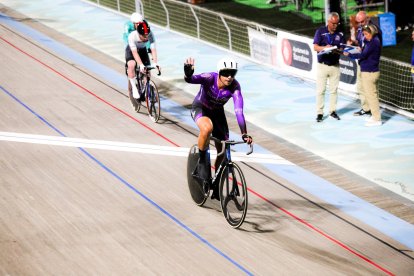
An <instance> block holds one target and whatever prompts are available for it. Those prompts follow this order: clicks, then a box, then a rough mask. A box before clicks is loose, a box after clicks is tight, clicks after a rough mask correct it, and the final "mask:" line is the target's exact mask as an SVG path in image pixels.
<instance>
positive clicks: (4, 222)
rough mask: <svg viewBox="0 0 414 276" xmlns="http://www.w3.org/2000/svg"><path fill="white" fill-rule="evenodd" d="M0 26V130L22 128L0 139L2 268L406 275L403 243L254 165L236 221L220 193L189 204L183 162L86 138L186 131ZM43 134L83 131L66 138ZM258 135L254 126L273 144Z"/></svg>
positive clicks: (171, 138)
mask: <svg viewBox="0 0 414 276" xmlns="http://www.w3.org/2000/svg"><path fill="white" fill-rule="evenodd" d="M43 31H47V30H46V29H43ZM0 34H1V40H0V51H1V56H0V61H1V68H0V85H1V90H2V91H1V93H0V103H1V109H0V131H2V132H10V133H12V134H13V133H14V134H15V136H19V137H22V136H23V134H28V135H29V136H27V141H28V143H22V142H16V141H1V142H0V145H1V146H0V156H1V158H0V161H1V163H0V175H1V182H0V274H2V275H164V274H165V275H238V274H257V275H393V274H395V275H412V273H413V271H414V260H413V254H412V252H410V251H407V250H405V249H404V246H402V245H401V244H399V243H398V242H396V241H394V240H392V239H391V238H389V237H387V236H385V235H383V234H381V233H379V232H378V231H376V230H374V229H372V228H371V227H369V226H367V225H365V224H364V223H363V222H360V221H358V220H356V219H353V218H352V217H349V216H347V215H346V214H343V213H341V212H340V211H338V210H337V209H335V208H334V207H332V206H329V205H327V204H325V203H324V202H321V201H319V200H318V199H316V198H313V197H312V196H311V195H309V194H307V193H305V192H303V191H301V190H300V189H298V188H297V187H295V186H294V185H291V183H288V182H286V181H285V180H283V179H281V178H279V177H278V176H277V175H274V174H272V173H271V172H269V171H267V170H266V169H264V168H263V167H261V166H260V165H258V164H253V165H252V164H242V163H239V164H240V165H241V166H242V169H243V171H244V173H245V176H246V179H247V181H248V185H249V188H250V194H249V210H248V215H247V218H246V222H245V224H243V226H242V228H241V229H240V230H234V229H232V228H230V227H229V226H228V225H227V223H226V221H225V219H224V218H223V216H222V214H221V212H220V208H219V205H218V202H212V201H210V200H208V201H207V204H206V207H205V208H200V207H197V206H195V204H194V203H193V202H192V200H191V198H190V196H189V193H188V190H187V184H186V175H185V172H186V158H185V157H179V156H170V155H168V154H167V153H165V154H152V153H142V152H131V151H128V150H126V151H122V150H104V149H94V148H90V147H88V145H87V143H86V142H85V141H87V140H88V139H93V140H100V141H116V142H128V143H140V144H148V145H154V146H155V147H156V148H158V147H160V146H165V147H190V146H191V145H192V144H193V143H194V142H195V140H196V136H195V134H196V132H195V130H194V129H192V128H190V127H189V126H186V125H185V124H182V123H180V122H179V121H176V120H175V118H174V117H172V116H169V114H163V115H164V117H163V118H162V120H161V122H160V124H154V123H152V122H151V121H150V120H149V118H148V117H147V116H146V115H145V113H142V112H141V113H139V114H137V113H134V112H133V110H132V108H131V106H130V103H129V101H128V99H127V98H126V96H125V94H126V92H125V91H118V90H116V89H114V88H113V87H112V86H111V85H108V81H107V80H104V79H98V78H96V77H94V75H93V74H92V73H91V72H88V71H85V70H84V69H82V68H79V67H78V66H76V65H74V64H71V62H70V61H65V60H62V59H60V58H59V57H56V56H55V55H53V54H52V53H50V52H48V51H47V49H44V48H42V46H41V45H36V44H34V43H32V42H31V41H28V40H27V39H25V38H24V37H22V36H20V35H19V34H18V33H15V32H13V31H12V30H10V29H8V28H5V27H4V26H0ZM50 35H54V36H55V38H59V39H62V40H65V41H66V42H67V44H69V45H71V46H73V47H74V48H75V49H77V50H78V51H80V52H82V53H84V54H87V55H88V56H89V57H93V58H96V60H98V61H99V62H101V63H103V64H105V65H107V66H109V67H111V68H112V69H114V70H118V71H119V72H122V64H120V63H119V62H117V61H114V60H112V59H110V58H108V57H105V56H103V55H100V54H99V53H96V52H94V51H92V50H91V49H89V48H87V47H85V46H83V45H80V44H79V43H75V42H73V41H71V40H70V39H69V38H64V37H62V36H60V37H59V35H58V34H56V33H50ZM168 89H171V88H169V87H168V86H162V87H161V92H162V93H163V94H164V95H170V94H174V95H175V96H174V97H175V100H176V101H178V102H181V103H182V104H183V105H188V104H190V103H191V98H190V97H188V96H186V95H185V94H184V93H179V92H177V91H171V90H168ZM144 111H145V110H144ZM230 120H232V119H230ZM233 121H234V120H233ZM235 127H236V126H234V124H233V125H232V128H233V129H235V130H237V128H235ZM34 135H43V136H42V137H38V136H34ZM51 137H60V139H63V142H65V141H66V140H64V138H65V137H67V138H80V139H84V140H82V141H81V143H80V145H77V146H75V147H73V146H62V145H55V144H53V143H52V142H51V140H52V138H51ZM269 140H270V139H268V138H266V134H265V133H262V134H260V135H257V141H261V142H263V143H265V145H266V146H268V147H269V148H273V149H275V148H277V147H279V146H280V145H278V144H277V141H276V142H275V141H273V142H270V141H269ZM40 141H43V142H40ZM272 143H273V144H272ZM108 144H109V142H108ZM65 145H68V144H67V143H66V144H65Z"/></svg>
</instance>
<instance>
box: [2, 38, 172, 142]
mask: <svg viewBox="0 0 414 276" xmlns="http://www.w3.org/2000/svg"><path fill="white" fill-rule="evenodd" d="M0 38H1V39H2V40H3V41H4V42H6V43H7V44H9V45H10V46H12V47H13V48H15V49H16V50H18V51H20V52H21V53H23V54H25V55H27V56H28V57H30V58H32V59H33V60H35V61H37V62H39V63H40V64H42V65H43V66H45V67H47V68H48V69H50V70H51V71H53V72H54V73H56V74H58V75H59V76H61V77H62V78H64V79H65V80H67V81H69V82H71V83H72V84H74V85H76V86H77V87H79V88H80V89H82V90H83V91H85V92H87V93H89V94H91V95H92V96H94V97H95V98H97V99H98V100H100V101H101V102H103V103H105V104H107V105H109V106H110V107H112V108H113V109H115V110H117V111H119V112H121V113H122V114H124V115H126V116H127V117H129V118H131V119H132V120H134V121H135V122H137V123H139V124H140V125H142V126H143V127H145V128H146V129H148V130H150V131H151V132H153V133H155V134H156V135H158V136H160V137H161V138H163V139H164V140H165V141H167V142H169V143H170V144H172V145H174V146H176V147H180V146H179V145H178V144H176V143H174V142H173V141H171V140H170V139H168V138H167V137H165V136H164V135H162V134H161V133H159V132H158V131H156V130H154V129H152V128H151V127H149V126H148V125H147V124H145V123H143V122H141V121H140V120H138V119H136V118H135V117H133V116H131V115H130V114H128V113H127V112H125V111H123V110H122V109H120V108H118V107H116V106H114V105H113V104H111V103H110V102H108V101H106V100H104V99H103V98H101V97H99V96H98V95H96V94H95V93H93V92H92V91H90V90H89V89H87V88H85V87H83V86H82V85H80V84H79V83H77V82H75V81H74V80H72V79H70V78H68V77H66V76H65V75H63V74H62V73H60V72H59V71H57V70H55V69H54V68H52V67H51V66H49V65H47V64H46V63H44V62H42V61H41V60H39V59H37V58H35V57H34V56H32V55H30V54H29V53H27V52H25V51H23V50H22V49H20V48H18V47H17V46H15V45H14V44H12V43H11V42H9V41H7V40H6V39H4V38H3V37H0Z"/></svg>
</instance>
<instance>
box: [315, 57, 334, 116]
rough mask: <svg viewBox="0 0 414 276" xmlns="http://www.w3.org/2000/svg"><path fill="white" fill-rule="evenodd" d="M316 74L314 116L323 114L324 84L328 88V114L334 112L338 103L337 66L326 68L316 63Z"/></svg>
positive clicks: (326, 66)
mask: <svg viewBox="0 0 414 276" xmlns="http://www.w3.org/2000/svg"><path fill="white" fill-rule="evenodd" d="M316 69H317V74H316V114H323V109H324V107H325V91H326V82H327V81H328V87H329V114H330V113H332V112H334V111H336V103H337V102H338V85H339V76H340V71H339V65H337V66H328V65H325V64H323V63H318V65H317V67H316Z"/></svg>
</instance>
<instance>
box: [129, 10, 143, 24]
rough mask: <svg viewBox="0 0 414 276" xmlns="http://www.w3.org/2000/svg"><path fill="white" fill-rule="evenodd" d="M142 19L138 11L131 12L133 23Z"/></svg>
mask: <svg viewBox="0 0 414 276" xmlns="http://www.w3.org/2000/svg"><path fill="white" fill-rule="evenodd" d="M141 21H142V15H140V14H139V13H137V12H134V13H133V14H131V22H132V23H139V22H141Z"/></svg>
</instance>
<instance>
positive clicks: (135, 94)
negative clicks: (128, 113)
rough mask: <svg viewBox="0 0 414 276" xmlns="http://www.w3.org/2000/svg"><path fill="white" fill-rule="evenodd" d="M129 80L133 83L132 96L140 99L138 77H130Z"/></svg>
mask: <svg viewBox="0 0 414 276" xmlns="http://www.w3.org/2000/svg"><path fill="white" fill-rule="evenodd" d="M129 82H130V83H131V87H132V97H134V99H138V98H139V93H138V89H137V79H136V78H132V79H129Z"/></svg>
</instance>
